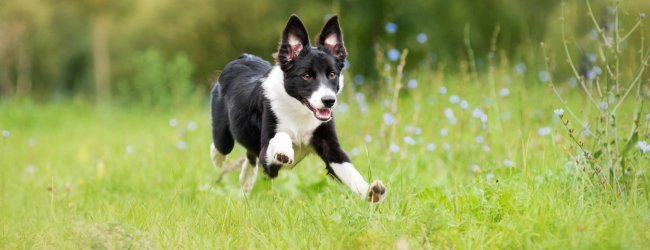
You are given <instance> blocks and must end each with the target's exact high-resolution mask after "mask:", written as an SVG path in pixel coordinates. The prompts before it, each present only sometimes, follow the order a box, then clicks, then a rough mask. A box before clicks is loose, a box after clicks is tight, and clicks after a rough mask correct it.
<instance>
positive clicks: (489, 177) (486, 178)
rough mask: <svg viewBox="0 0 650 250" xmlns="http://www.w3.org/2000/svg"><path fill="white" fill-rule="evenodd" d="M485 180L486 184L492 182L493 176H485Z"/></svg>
mask: <svg viewBox="0 0 650 250" xmlns="http://www.w3.org/2000/svg"><path fill="white" fill-rule="evenodd" d="M485 180H486V181H488V182H492V181H493V180H494V174H487V175H486V176H485Z"/></svg>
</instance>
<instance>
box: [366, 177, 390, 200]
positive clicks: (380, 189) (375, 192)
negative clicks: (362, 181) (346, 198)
mask: <svg viewBox="0 0 650 250" xmlns="http://www.w3.org/2000/svg"><path fill="white" fill-rule="evenodd" d="M384 198H386V187H385V186H384V184H383V183H381V181H380V180H375V181H373V182H372V184H370V187H369V188H368V202H370V203H372V204H379V203H381V202H382V201H383V200H384Z"/></svg>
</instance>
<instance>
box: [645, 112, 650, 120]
mask: <svg viewBox="0 0 650 250" xmlns="http://www.w3.org/2000/svg"><path fill="white" fill-rule="evenodd" d="M645 120H646V121H650V113H647V114H645Z"/></svg>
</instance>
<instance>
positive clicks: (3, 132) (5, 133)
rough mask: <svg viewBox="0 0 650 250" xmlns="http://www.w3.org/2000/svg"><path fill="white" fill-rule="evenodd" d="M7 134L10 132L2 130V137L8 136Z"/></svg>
mask: <svg viewBox="0 0 650 250" xmlns="http://www.w3.org/2000/svg"><path fill="white" fill-rule="evenodd" d="M9 135H10V133H9V131H8V130H2V137H4V138H8V137H9Z"/></svg>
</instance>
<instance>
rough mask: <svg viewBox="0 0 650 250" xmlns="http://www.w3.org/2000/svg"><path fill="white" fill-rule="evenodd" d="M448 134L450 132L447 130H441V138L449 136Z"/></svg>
mask: <svg viewBox="0 0 650 250" xmlns="http://www.w3.org/2000/svg"><path fill="white" fill-rule="evenodd" d="M447 134H449V131H447V129H446V128H441V129H440V136H442V137H445V136H447Z"/></svg>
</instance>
